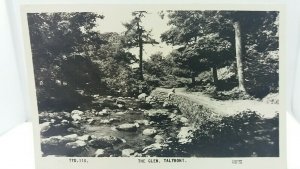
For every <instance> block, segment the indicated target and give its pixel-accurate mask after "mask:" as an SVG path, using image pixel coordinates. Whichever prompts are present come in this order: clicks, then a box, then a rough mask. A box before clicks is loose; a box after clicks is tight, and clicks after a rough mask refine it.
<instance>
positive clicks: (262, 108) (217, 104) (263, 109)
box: [156, 88, 280, 118]
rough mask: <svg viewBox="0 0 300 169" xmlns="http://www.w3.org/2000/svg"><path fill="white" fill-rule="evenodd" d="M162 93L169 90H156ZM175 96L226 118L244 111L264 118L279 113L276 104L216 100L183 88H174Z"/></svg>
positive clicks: (254, 101)
mask: <svg viewBox="0 0 300 169" xmlns="http://www.w3.org/2000/svg"><path fill="white" fill-rule="evenodd" d="M156 90H160V91H162V92H166V93H169V92H170V91H171V89H165V88H157V89H156ZM175 95H179V96H184V97H186V98H188V99H190V100H192V101H193V102H196V103H198V104H199V105H203V106H204V107H206V108H209V109H211V110H212V111H214V112H216V113H218V114H221V115H224V116H227V115H234V114H237V113H239V112H242V111H245V110H251V111H256V112H257V113H258V114H259V115H261V116H263V117H264V118H272V117H274V116H276V114H277V112H279V111H280V107H279V105H278V104H268V103H265V102H262V101H256V100H225V101H224V100H216V99H214V98H211V97H210V96H208V95H205V94H203V93H201V92H187V91H186V89H185V88H176V89H175Z"/></svg>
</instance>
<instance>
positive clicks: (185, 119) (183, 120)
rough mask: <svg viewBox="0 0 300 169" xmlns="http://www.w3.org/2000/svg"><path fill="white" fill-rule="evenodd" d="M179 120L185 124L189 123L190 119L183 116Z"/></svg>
mask: <svg viewBox="0 0 300 169" xmlns="http://www.w3.org/2000/svg"><path fill="white" fill-rule="evenodd" d="M179 121H180V122H181V123H183V124H188V123H189V119H187V118H186V117H181V118H180V120H179Z"/></svg>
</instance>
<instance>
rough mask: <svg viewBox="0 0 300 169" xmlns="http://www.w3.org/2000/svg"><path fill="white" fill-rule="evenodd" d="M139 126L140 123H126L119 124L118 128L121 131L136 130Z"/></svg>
mask: <svg viewBox="0 0 300 169" xmlns="http://www.w3.org/2000/svg"><path fill="white" fill-rule="evenodd" d="M138 127H139V124H137V123H125V124H121V125H119V126H117V127H116V129H117V130H120V131H136V130H137V128H138Z"/></svg>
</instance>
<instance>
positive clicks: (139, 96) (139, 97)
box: [138, 93, 147, 100]
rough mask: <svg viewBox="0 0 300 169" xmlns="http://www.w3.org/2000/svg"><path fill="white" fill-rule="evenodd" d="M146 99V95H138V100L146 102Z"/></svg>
mask: <svg viewBox="0 0 300 169" xmlns="http://www.w3.org/2000/svg"><path fill="white" fill-rule="evenodd" d="M146 97H147V94H146V93H142V94H140V95H138V99H139V100H146Z"/></svg>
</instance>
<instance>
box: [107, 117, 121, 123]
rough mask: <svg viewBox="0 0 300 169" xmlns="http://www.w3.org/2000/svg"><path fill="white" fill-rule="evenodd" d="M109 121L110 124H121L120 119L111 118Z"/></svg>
mask: <svg viewBox="0 0 300 169" xmlns="http://www.w3.org/2000/svg"><path fill="white" fill-rule="evenodd" d="M109 121H110V123H115V122H120V119H117V118H110V119H109Z"/></svg>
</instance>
